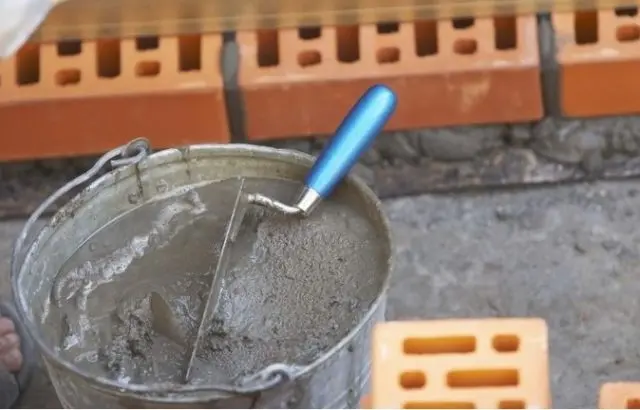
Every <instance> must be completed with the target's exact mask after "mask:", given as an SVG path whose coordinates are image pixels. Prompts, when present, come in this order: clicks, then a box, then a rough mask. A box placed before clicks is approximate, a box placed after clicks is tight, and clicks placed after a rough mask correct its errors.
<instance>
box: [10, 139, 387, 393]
mask: <svg viewBox="0 0 640 410" xmlns="http://www.w3.org/2000/svg"><path fill="white" fill-rule="evenodd" d="M113 151H115V150H112V151H111V152H113ZM105 156H106V154H105ZM216 156H220V157H227V158H228V157H244V158H246V157H251V156H256V157H259V158H263V159H271V160H276V161H279V162H285V163H289V164H292V165H300V166H305V167H308V168H310V167H311V166H312V164H313V162H314V157H313V156H312V155H310V154H307V153H304V152H300V151H297V150H293V149H286V148H275V147H268V146H261V145H252V144H243V143H229V144H193V145H187V146H184V147H179V148H167V149H162V150H159V151H157V152H154V153H151V154H149V155H148V156H146V157H144V158H142V159H141V160H140V161H139V162H136V163H130V164H125V165H123V166H121V167H118V168H116V167H114V169H112V170H110V171H108V172H106V173H105V174H104V175H101V176H100V177H98V178H96V179H95V180H93V181H91V182H90V183H89V184H88V185H87V186H86V187H85V188H83V189H82V190H81V191H80V192H79V193H78V194H76V195H74V196H73V197H72V198H71V199H70V200H68V201H67V202H65V203H64V205H63V206H61V207H60V208H59V209H58V210H57V211H56V212H55V213H54V215H53V216H51V218H49V220H48V221H47V222H46V223H45V224H44V226H43V227H42V228H40V229H39V230H37V232H36V233H35V235H34V238H33V240H32V241H31V242H30V243H29V244H28V245H27V247H26V250H25V251H23V252H24V256H23V258H22V261H21V263H19V261H18V260H16V259H18V258H17V255H16V254H15V253H14V255H13V257H12V261H11V286H12V289H13V292H12V294H13V299H14V303H15V305H16V308H17V309H16V310H17V313H18V316H19V318H20V320H21V321H22V323H23V324H24V325H25V327H26V329H27V331H28V333H29V335H30V336H31V337H32V339H33V340H34V342H35V343H36V345H37V346H38V348H39V349H40V351H41V352H42V353H43V355H44V356H45V357H46V358H47V359H48V361H49V363H47V364H48V365H51V366H56V367H60V368H62V369H63V370H65V371H68V372H70V373H71V374H73V375H75V376H78V377H80V378H82V379H84V380H85V381H86V382H87V383H89V384H90V385H91V386H92V387H94V388H96V389H98V390H101V391H104V392H109V393H113V392H114V391H115V392H117V395H118V396H120V397H128V398H132V399H140V398H142V399H144V400H146V401H150V402H156V403H197V402H202V401H207V400H216V399H222V398H225V397H231V396H234V395H236V396H237V395H248V394H255V393H257V392H261V391H267V390H269V389H271V388H273V387H275V386H277V385H278V384H280V383H282V382H283V380H279V381H278V382H277V383H272V385H270V386H268V387H264V386H258V387H255V388H251V389H240V388H238V387H236V386H233V385H232V384H220V385H211V384H209V385H204V384H201V385H189V384H187V385H181V384H178V383H153V384H131V383H122V382H118V381H116V380H113V379H110V378H106V377H103V376H96V375H94V374H91V373H90V372H88V371H86V370H83V369H81V368H79V367H78V366H76V365H74V364H73V362H72V361H69V360H66V359H64V358H63V357H61V356H60V355H58V354H56V353H55V351H54V349H53V348H52V346H49V345H48V344H47V343H45V341H44V338H43V337H40V329H39V327H38V325H37V323H36V322H35V321H32V320H31V319H29V315H28V313H27V312H28V309H27V303H26V302H27V301H26V300H24V298H23V297H22V295H21V292H20V291H19V287H18V279H19V278H20V277H22V275H23V274H24V273H25V270H26V269H27V267H31V266H30V262H32V260H33V258H34V254H35V250H36V249H35V248H36V246H37V245H40V242H41V241H42V239H43V238H42V236H43V234H44V233H45V230H46V229H47V228H49V229H55V227H56V225H57V224H60V223H63V222H64V221H66V220H67V219H68V218H69V217H70V216H69V215H70V214H72V212H71V211H72V210H73V209H74V208H76V209H77V208H78V207H80V206H83V205H85V204H86V203H89V202H90V201H91V200H93V198H94V194H96V193H98V192H100V191H101V190H103V189H107V188H109V187H110V186H111V185H113V184H117V183H118V181H119V179H122V173H125V175H129V174H130V173H133V172H136V169H137V170H139V171H143V170H149V169H153V168H155V167H158V166H162V165H167V164H171V163H174V162H178V161H190V160H195V159H198V158H211V157H216ZM344 180H345V181H346V182H348V183H349V184H351V185H352V186H353V187H354V188H356V190H357V191H359V192H360V194H361V195H363V196H364V198H365V200H366V201H367V202H369V203H370V204H371V206H373V208H374V209H375V210H376V213H377V216H378V217H379V224H380V228H381V229H382V230H383V234H384V235H385V236H386V238H387V240H386V242H387V244H388V247H387V248H388V249H387V252H388V257H387V259H386V265H387V269H386V270H387V273H386V275H385V278H384V281H383V283H382V286H381V288H380V291H379V292H378V294H377V296H376V297H375V299H374V300H373V301H372V303H371V304H370V306H369V307H368V309H367V311H366V313H365V315H364V316H363V317H362V318H361V319H360V320H359V322H358V323H357V325H356V326H355V327H353V328H352V329H351V330H350V331H349V332H348V333H347V334H346V335H345V336H344V337H343V338H341V339H340V341H339V342H338V343H336V344H334V345H333V346H332V347H331V348H330V349H328V350H327V351H325V352H324V353H323V354H322V355H320V356H318V357H317V358H316V359H315V360H314V361H313V362H311V363H310V364H308V365H303V366H296V365H292V364H284V365H285V366H289V367H291V368H294V371H293V372H292V373H293V374H292V376H291V379H290V380H293V379H297V378H300V377H302V376H304V375H306V374H308V373H310V372H312V371H313V370H315V369H316V368H317V367H318V366H320V365H321V364H322V363H323V362H325V361H326V360H327V359H329V358H330V357H331V356H334V355H335V354H336V353H337V352H339V351H340V350H342V349H344V348H345V347H346V346H347V345H348V344H349V343H350V342H351V341H352V340H353V339H354V337H355V336H356V335H357V334H358V333H359V332H360V331H361V329H362V328H363V327H364V326H365V325H366V324H367V323H368V322H369V321H370V320H371V318H372V316H373V315H374V314H375V312H376V311H377V310H378V309H379V308H380V305H381V304H383V303H384V301H385V300H386V295H387V292H388V289H389V287H390V280H391V274H392V272H393V266H394V239H393V235H392V231H391V229H390V224H389V220H388V218H387V215H386V213H385V212H384V211H383V209H382V202H381V200H380V198H378V196H377V195H376V194H375V193H374V192H373V190H372V189H371V188H370V187H369V186H367V184H366V183H365V182H364V181H363V180H362V179H361V178H360V177H358V176H357V175H355V174H354V173H353V172H351V173H349V174H348V175H347V176H346V177H345V178H344ZM45 201H46V200H45ZM145 203H146V202H143V203H142V204H141V206H142V205H144V204H145ZM28 229H30V227H29V226H27V225H25V226H24V228H23V231H22V233H21V235H22V234H23V233H24V232H25V231H27V230H28ZM383 308H384V306H383ZM184 394H199V395H198V396H182V397H175V396H174V395H184Z"/></svg>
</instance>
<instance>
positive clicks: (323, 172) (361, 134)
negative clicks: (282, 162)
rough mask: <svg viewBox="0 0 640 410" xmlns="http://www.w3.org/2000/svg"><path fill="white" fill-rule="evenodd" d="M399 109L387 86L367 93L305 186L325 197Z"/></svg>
mask: <svg viewBox="0 0 640 410" xmlns="http://www.w3.org/2000/svg"><path fill="white" fill-rule="evenodd" d="M395 108H396V95H395V93H394V92H393V91H391V89H389V88H387V87H385V86H384V85H375V86H373V87H371V88H369V89H368V90H367V92H365V93H364V95H363V96H362V97H360V100H359V101H358V102H357V103H356V104H355V105H354V106H353V108H352V109H351V111H350V112H349V114H348V115H347V116H346V118H345V119H344V120H343V121H342V124H340V126H339V127H338V130H337V131H336V133H335V135H334V136H333V138H331V141H329V144H328V145H327V146H326V147H325V149H324V151H322V153H321V154H320V156H319V157H318V159H317V160H316V162H315V164H314V165H313V167H312V168H311V171H309V174H308V175H307V177H306V179H305V187H306V188H307V189H311V190H313V191H315V192H317V193H318V195H319V196H320V197H322V198H326V197H327V196H329V195H330V194H331V192H332V191H333V189H334V188H335V187H336V185H338V183H339V182H340V181H341V180H342V178H344V176H345V175H346V174H348V173H349V171H350V170H351V168H353V166H354V165H355V164H356V162H358V159H359V158H360V156H361V155H362V154H363V153H364V151H365V150H366V149H367V148H369V146H370V145H371V143H372V142H373V140H374V139H375V138H376V136H378V134H379V133H380V132H381V131H382V128H383V127H384V125H385V124H386V122H387V121H388V120H389V118H390V117H391V114H393V112H394V110H395Z"/></svg>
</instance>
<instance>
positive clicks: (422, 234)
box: [0, 182, 640, 408]
mask: <svg viewBox="0 0 640 410" xmlns="http://www.w3.org/2000/svg"><path fill="white" fill-rule="evenodd" d="M385 208H386V211H387V212H388V215H389V218H390V219H391V222H392V226H393V230H394V235H395V238H396V244H397V261H396V262H397V263H396V271H395V272H394V277H393V284H392V290H391V300H390V304H389V313H388V317H389V319H409V318H445V317H487V316H538V317H543V318H545V319H546V320H547V322H548V324H549V327H550V354H551V379H552V380H551V381H552V384H553V392H554V407H556V408H593V407H594V406H596V405H597V394H598V389H599V386H600V384H601V383H603V382H605V381H609V380H634V379H635V380H640V348H639V346H640V342H638V340H640V326H639V325H640V309H639V306H638V305H639V299H638V295H640V229H638V225H639V224H638V220H639V219H640V184H638V183H637V182H607V183H596V184H593V185H579V186H575V185H574V186H562V187H547V188H541V189H532V190H526V191H517V192H514V191H511V192H499V193H493V194H482V195H455V196H454V195H450V196H427V195H425V196H421V197H414V198H402V199H397V200H392V201H388V202H387V203H386V204H385ZM20 226H21V222H19V221H16V222H5V223H3V224H1V225H0V260H4V261H5V262H4V263H3V264H2V265H0V289H1V291H2V293H3V294H6V293H7V292H8V291H9V288H8V281H7V280H8V279H7V277H8V272H9V255H10V248H11V243H12V241H13V239H14V237H15V236H16V235H17V233H18V230H19V229H20ZM23 406H24V407H57V406H58V403H57V401H56V400H55V395H54V393H53V391H52V389H51V386H50V384H49V383H48V381H47V379H46V376H45V375H44V372H39V373H38V375H37V377H36V380H35V383H34V384H33V385H32V387H31V389H30V390H29V391H28V392H27V394H26V396H25V400H24V403H23Z"/></svg>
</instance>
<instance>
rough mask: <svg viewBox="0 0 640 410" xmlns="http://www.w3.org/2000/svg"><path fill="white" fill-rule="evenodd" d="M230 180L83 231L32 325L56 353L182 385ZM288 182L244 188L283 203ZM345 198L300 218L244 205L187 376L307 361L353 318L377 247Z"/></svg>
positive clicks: (379, 256)
mask: <svg viewBox="0 0 640 410" xmlns="http://www.w3.org/2000/svg"><path fill="white" fill-rule="evenodd" d="M237 188H238V183H237V181H236V180H232V181H231V180H230V181H223V182H220V183H215V184H211V185H208V186H206V187H200V188H197V189H193V190H187V191H184V192H180V193H178V194H176V195H172V196H171V197H169V198H166V199H163V200H162V201H158V202H155V203H154V204H151V205H148V206H144V207H142V208H139V209H137V210H135V211H133V213H132V214H129V215H126V216H125V217H123V218H121V219H119V220H117V221H116V222H114V223H112V224H110V225H108V226H107V227H106V228H104V229H102V230H101V231H99V232H98V233H97V234H96V235H94V237H92V238H91V239H90V240H89V241H88V242H87V243H86V244H85V245H84V246H83V247H81V248H80V249H79V250H78V252H76V254H75V255H74V256H73V257H72V258H71V259H70V260H69V262H68V263H67V264H66V266H65V267H64V268H63V269H62V270H61V272H60V274H59V275H58V277H57V280H56V282H55V284H54V288H53V289H52V292H51V297H50V303H49V307H48V312H49V313H48V314H47V315H46V316H45V317H44V318H43V326H44V327H45V328H46V329H48V331H49V333H50V334H52V336H53V337H52V341H53V342H56V344H57V349H58V351H59V352H60V353H61V354H62V355H63V356H64V357H66V358H67V359H68V360H72V361H73V362H74V363H75V364H76V365H78V366H80V367H81V368H84V369H87V370H90V371H91V372H93V373H94V374H96V375H101V376H107V377H109V378H112V379H115V380H118V381H120V382H122V383H150V382H181V380H182V375H183V371H184V365H185V364H186V362H187V360H188V353H189V352H190V347H191V346H192V344H193V340H194V336H195V333H196V330H197V327H198V324H199V321H200V319H201V315H202V310H203V307H204V301H205V300H206V298H207V295H208V290H209V287H210V284H211V278H212V275H211V274H212V272H211V267H212V265H215V264H214V262H215V261H216V260H217V258H218V256H219V252H220V243H221V239H222V238H223V236H224V228H225V225H226V223H227V221H228V218H229V213H230V211H231V208H232V205H233V202H232V201H233V200H234V199H235V196H236V192H237ZM298 188H299V184H297V183H292V182H288V181H278V180H248V181H247V186H246V192H264V193H266V194H267V195H270V196H272V197H274V198H278V199H280V200H285V201H287V200H289V199H290V198H291V197H293V196H294V194H295V192H296V190H297V189H298ZM345 201H346V200H345V196H344V195H343V196H341V195H338V196H337V197H336V198H335V199H332V200H331V201H328V202H325V203H324V204H322V205H321V206H320V207H319V208H317V209H316V210H315V212H314V213H313V214H312V215H311V216H310V217H308V218H305V219H301V218H296V217H290V216H283V215H279V214H276V213H274V212H271V211H266V210H264V208H259V207H257V206H251V207H250V208H249V210H248V212H247V214H246V216H245V219H244V222H243V225H242V229H241V230H240V232H239V234H238V237H237V239H236V241H235V242H234V243H233V244H232V246H231V248H230V249H231V252H232V253H231V258H230V270H229V271H228V273H227V274H226V275H225V277H224V282H223V288H222V289H223V290H222V293H221V299H220V304H219V306H218V309H217V311H216V314H215V317H214V318H213V321H212V322H211V324H210V326H207V329H208V330H207V333H206V335H205V338H204V343H203V345H202V347H201V349H200V350H199V351H198V354H197V359H198V360H197V361H196V363H195V369H194V372H193V378H192V380H191V383H194V384H201V383H203V384H208V383H238V382H239V381H241V380H242V378H243V377H246V376H250V375H253V374H254V373H255V372H257V371H259V370H261V369H263V368H264V367H266V366H267V365H270V364H273V363H287V364H299V365H304V364H310V363H312V362H313V361H314V360H315V359H317V358H318V357H319V356H320V355H321V354H322V353H324V352H326V351H327V350H328V349H330V348H331V347H333V346H334V345H336V344H337V343H338V342H339V341H340V340H341V339H342V338H344V337H345V336H346V335H347V333H348V332H350V331H351V330H352V329H353V328H354V327H355V326H356V325H357V324H358V322H359V321H360V320H361V319H362V318H363V316H364V315H365V314H366V312H367V311H368V309H369V307H370V306H371V303H372V302H373V301H374V299H375V298H376V297H377V295H378V294H379V292H380V289H381V287H382V285H383V281H384V277H385V271H384V267H385V266H386V264H385V248H384V241H383V240H379V239H376V238H379V236H378V235H376V231H375V227H374V225H373V224H372V223H371V222H370V221H368V220H367V219H366V218H365V217H364V216H362V215H360V214H359V213H358V211H357V210H354V209H353V208H351V207H349V205H347V203H346V202H345ZM152 293H156V294H157V296H160V297H161V298H162V299H163V300H164V301H166V303H167V305H168V306H169V310H170V311H171V313H170V315H171V316H173V318H171V317H170V318H169V319H170V321H172V322H174V326H179V327H180V329H177V331H176V332H173V333H175V334H178V335H184V338H182V339H181V338H180V337H175V335H172V334H168V333H167V332H166V331H164V330H163V329H162V326H161V325H159V323H166V322H167V317H166V314H164V316H162V314H160V315H161V316H162V317H158V314H159V313H158V311H157V309H152V308H151V304H150V299H151V295H152ZM171 336H173V337H171Z"/></svg>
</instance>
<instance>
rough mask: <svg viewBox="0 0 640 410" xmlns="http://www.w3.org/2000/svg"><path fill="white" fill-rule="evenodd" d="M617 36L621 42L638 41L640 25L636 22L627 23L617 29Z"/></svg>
mask: <svg viewBox="0 0 640 410" xmlns="http://www.w3.org/2000/svg"><path fill="white" fill-rule="evenodd" d="M616 38H617V39H618V41H619V42H621V43H627V42H630V41H637V40H638V39H640V27H638V26H637V25H636V24H625V25H624V26H620V27H618V28H617V29H616Z"/></svg>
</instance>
